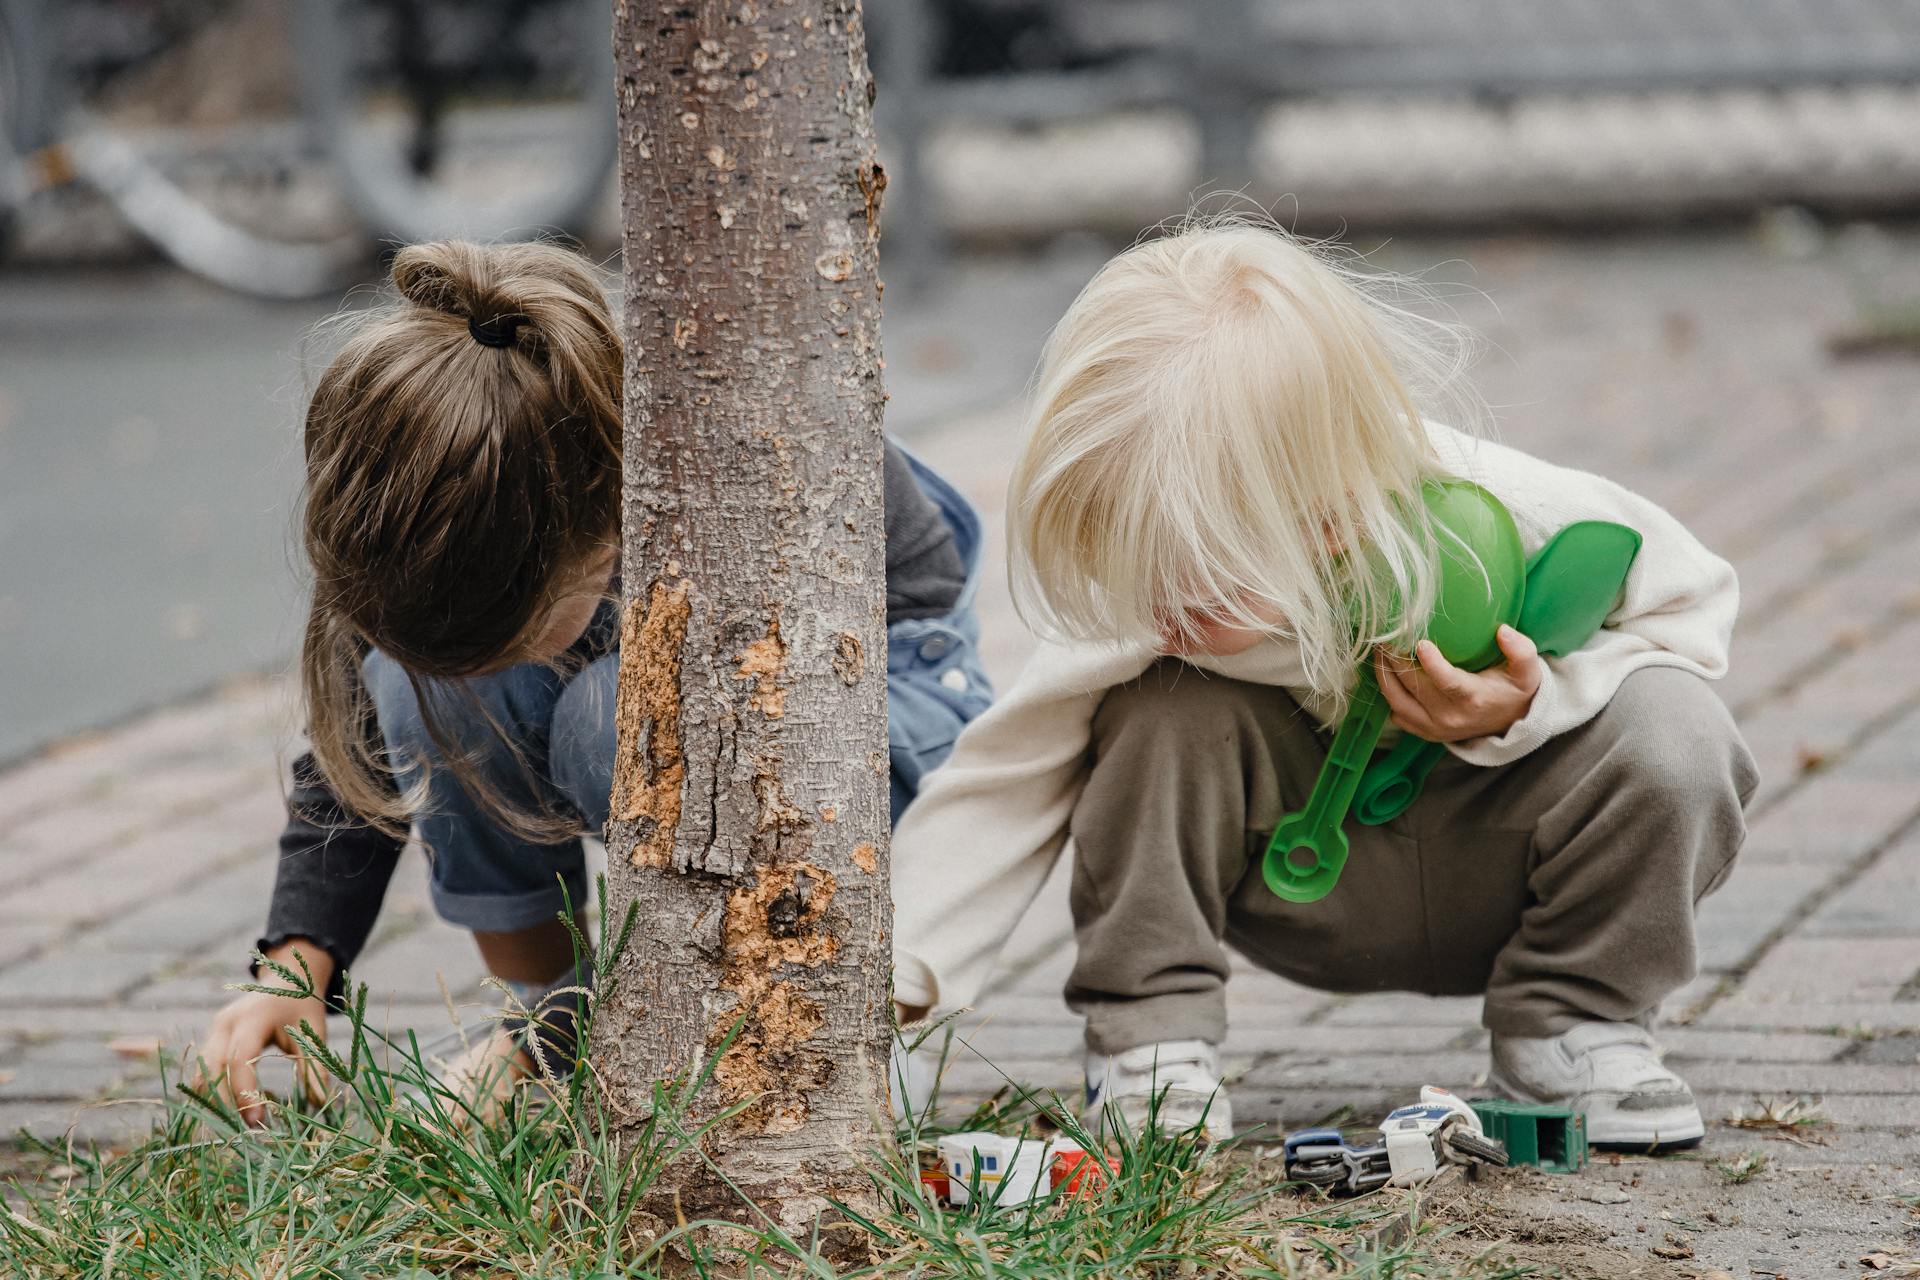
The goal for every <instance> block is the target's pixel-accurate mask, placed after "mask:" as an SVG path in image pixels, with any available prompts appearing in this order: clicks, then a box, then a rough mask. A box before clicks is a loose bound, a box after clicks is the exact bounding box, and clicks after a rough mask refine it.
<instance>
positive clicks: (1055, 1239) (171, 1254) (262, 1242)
mask: <svg viewBox="0 0 1920 1280" xmlns="http://www.w3.org/2000/svg"><path fill="white" fill-rule="evenodd" d="M602 901H603V903H604V901H605V899H604V895H603V897H602ZM602 910H603V913H604V911H605V908H604V906H603V908H602ZM601 925H602V927H601V937H602V938H607V937H608V936H609V931H608V929H607V928H606V921H605V919H604V918H603V919H602V922H601ZM631 927H632V922H631V917H629V919H628V920H627V921H625V922H623V927H622V928H621V929H619V930H616V931H614V934H615V936H614V937H613V940H612V941H611V942H609V943H607V944H605V945H604V947H603V948H602V950H601V953H600V957H599V963H598V965H597V971H598V972H599V973H601V974H603V975H612V974H614V973H616V972H617V968H616V966H615V964H614V963H613V960H614V958H615V956H616V955H617V951H618V948H619V947H620V946H623V945H624V942H625V939H626V938H627V937H628V936H629V935H630V931H631ZM579 945H582V946H584V945H586V940H585V939H584V938H582V939H580V940H579ZM270 972H271V974H272V977H273V978H274V979H276V980H278V982H279V983H281V984H283V986H282V987H278V988H273V989H276V990H279V989H284V988H291V989H292V990H294V991H297V992H307V991H310V990H311V989H312V981H311V977H310V976H309V975H307V974H305V973H301V972H296V971H294V970H289V969H286V968H284V967H281V966H273V967H270ZM570 998H577V999H579V1000H581V1001H582V1003H583V1006H584V1007H583V1009H582V1014H583V1017H584V1016H585V1015H590V1013H591V1002H592V999H593V997H592V996H591V995H588V994H585V993H581V994H579V995H577V996H575V997H570ZM349 1004H350V1007H349V1010H348V1015H347V1016H348V1022H349V1026H350V1035H349V1037H348V1038H347V1040H346V1041H345V1043H344V1045H342V1046H341V1047H339V1048H337V1049H326V1048H324V1047H323V1046H322V1045H321V1044H320V1043H319V1042H318V1041H317V1039H316V1038H315V1037H314V1036H313V1034H312V1029H311V1028H308V1029H306V1032H305V1034H304V1036H303V1039H304V1040H305V1041H306V1047H307V1049H308V1051H309V1052H310V1053H312V1054H313V1058H314V1061H315V1062H316V1064H318V1067H319V1069H320V1071H321V1073H322V1075H323V1076H324V1077H325V1079H324V1081H323V1083H324V1086H325V1087H324V1089H323V1090H322V1096H321V1098H320V1100H319V1101H317V1102H310V1101H308V1100H307V1099H306V1097H305V1091H304V1090H302V1089H300V1088H295V1089H293V1090H292V1091H291V1093H292V1094H293V1096H292V1097H291V1098H288V1099H275V1098H270V1099H269V1100H268V1104H269V1105H268V1111H269V1121H268V1123H267V1124H266V1125H265V1126H263V1127H261V1128H258V1129H250V1128H248V1127H247V1126H246V1125H245V1124H244V1123H242V1121H241V1119H240V1117H239V1116H238V1115H237V1114H235V1113H234V1111H233V1109H232V1108H231V1107H230V1106H228V1105H227V1104H226V1103H225V1102H223V1101H222V1100H221V1099H220V1098H219V1097H218V1096H217V1095H216V1094H214V1093H213V1092H211V1091H209V1090H206V1089H202V1088H196V1087H194V1086H193V1085H191V1084H189V1083H187V1080H186V1077H187V1074H188V1073H186V1072H185V1071H184V1070H182V1069H181V1064H169V1063H163V1064H162V1073H163V1078H164V1079H168V1080H170V1081H171V1086H172V1087H171V1092H170V1100H169V1103H168V1106H167V1109H166V1114H165V1116H164V1118H163V1119H162V1121H161V1122H160V1123H159V1124H158V1125H157V1126H156V1128H155V1129H154V1131H153V1133H152V1134H151V1135H150V1136H149V1137H148V1138H147V1139H146V1140H145V1141H144V1142H142V1143H140V1144H139V1145H138V1146H136V1147H134V1148H133V1149H132V1150H129V1151H125V1152H121V1153H117V1154H116V1153H110V1152H101V1151H96V1150H86V1149H80V1148H69V1147H67V1146H59V1147H55V1146H53V1145H52V1144H45V1143H37V1144H33V1145H35V1146H37V1147H38V1149H39V1150H40V1151H41V1152H42V1153H43V1155H44V1156H45V1157H46V1158H47V1160H48V1161H49V1162H54V1163H56V1164H57V1171H56V1169H51V1168H42V1169H41V1170H40V1172H39V1176H37V1177H31V1178H29V1177H24V1176H15V1177H14V1178H13V1179H12V1180H11V1182H10V1184H9V1185H7V1186H6V1187H5V1188H4V1190H5V1197H4V1199H3V1200H0V1205H4V1207H0V1274H3V1275H6V1276H9V1277H13V1276H20V1277H31V1278H35V1280H38V1278H39V1277H80V1276H100V1277H114V1276H118V1277H131V1276H166V1277H169V1278H170V1280H201V1278H206V1280H211V1278H212V1277H221V1278H222V1280H225V1278H227V1277H258V1278H260V1280H267V1278H268V1277H274V1278H278V1277H294V1276H298V1277H303V1278H304V1277H313V1278H317V1280H372V1278H373V1277H382V1278H385V1277H396V1276H405V1277H409V1278H412V1280H424V1278H425V1277H429V1276H432V1277H439V1276H458V1277H463V1278H466V1277H472V1278H475V1280H477V1278H479V1277H488V1278H490V1280H491V1278H492V1277H526V1278H528V1280H533V1278H536V1277H537V1278H538V1280H559V1278H561V1277H567V1278H569V1280H612V1278H614V1277H626V1278H630V1280H641V1278H651V1277H654V1276H657V1275H660V1274H662V1273H663V1272H665V1273H668V1274H676V1275H684V1274H687V1273H688V1272H689V1271H691V1273H692V1274H695V1275H701V1276H720V1275H724V1276H763V1275H764V1276H773V1275H782V1276H785V1275H795V1274H805V1275H809V1276H814V1277H820V1278H821V1280H829V1278H831V1277H839V1276H846V1277H867V1276H871V1277H877V1278H878V1277H895V1276H899V1277H908V1276H911V1277H926V1278H927V1280H938V1278H941V1277H969V1278H973V1277H977V1278H979V1280H986V1278H987V1277H1015V1276H1019V1277H1036V1278H1045V1280H1054V1278H1056V1277H1057V1278H1059V1280H1081V1278H1091V1277H1110V1276H1143V1277H1169V1278H1171V1277H1185V1276H1206V1275H1227V1274H1231V1275H1235V1276H1246V1277H1253V1278H1254V1280H1280V1278H1282V1277H1285V1278H1286V1280H1295V1278H1305V1277H1322V1276H1325V1277H1366V1278H1368V1280H1374V1278H1378V1280H1387V1278H1389V1277H1414V1276H1427V1275H1432V1276H1447V1277H1473V1278H1475V1280H1513V1278H1514V1277H1519V1276H1522V1275H1525V1274H1528V1273H1529V1271H1530V1268H1528V1267H1527V1266H1524V1265H1522V1264H1519V1263H1516V1262H1513V1261H1512V1260H1511V1259H1507V1258H1502V1257H1499V1256H1496V1255H1494V1254H1493V1253H1491V1252H1488V1253H1483V1254H1474V1253H1472V1252H1470V1251H1463V1250H1462V1249H1461V1248H1459V1247H1458V1245H1459V1243H1460V1238H1459V1237H1458V1236H1456V1235H1452V1234H1451V1233H1449V1232H1448V1231H1446V1230H1445V1229H1443V1228H1441V1227H1438V1226H1436V1225H1434V1224H1431V1223H1427V1222H1424V1221H1422V1220H1421V1216H1420V1209H1419V1206H1420V1201H1419V1200H1418V1199H1417V1198H1414V1197H1411V1196H1407V1195H1405V1194H1402V1193H1393V1194H1391V1195H1384V1194H1375V1195H1373V1196H1369V1197H1364V1198H1361V1199H1357V1200H1349V1201H1343V1202H1339V1203H1334V1202H1330V1201H1326V1200H1323V1199H1320V1198H1318V1197H1317V1196H1315V1195H1312V1194H1303V1193H1302V1192H1301V1191H1300V1190H1299V1189H1298V1188H1294V1187H1290V1186H1287V1185H1285V1184H1283V1183H1282V1182H1281V1181H1280V1180H1279V1179H1278V1177H1277V1174H1276V1171H1275V1170H1274V1169H1273V1167H1272V1166H1273V1161H1271V1160H1266V1159H1264V1158H1263V1157H1262V1156H1260V1155H1259V1154H1257V1153H1254V1152H1252V1151H1243V1150H1241V1149H1240V1148H1238V1147H1236V1146H1234V1145H1232V1144H1227V1145H1225V1146H1214V1147H1209V1146H1206V1145H1205V1144H1202V1143H1199V1142H1197V1141H1194V1140H1191V1139H1188V1138H1182V1137H1167V1136H1163V1135H1159V1134H1154V1133H1147V1134H1140V1135H1123V1136H1121V1137H1120V1138H1119V1139H1117V1140H1116V1141H1115V1142H1113V1143H1111V1144H1109V1147H1108V1149H1109V1150H1110V1151H1111V1152H1113V1153H1114V1154H1116V1155H1117V1158H1118V1161H1119V1171H1118V1173H1117V1174H1115V1175H1114V1176H1113V1177H1112V1178H1111V1179H1110V1180H1109V1181H1108V1182H1107V1184H1106V1185H1105V1186H1103V1187H1101V1188H1099V1189H1098V1190H1097V1191H1093V1192H1091V1193H1088V1194H1081V1195H1068V1194H1066V1193H1065V1192H1064V1191H1059V1192H1055V1193H1053V1194H1051V1195H1049V1196H1047V1197H1046V1198H1044V1199H1043V1200H1042V1201H1040V1202H1039V1203H1037V1204H1035V1205H1033V1206H1030V1207H1018V1208H1016V1207H1012V1206H1000V1205H996V1204H994V1203H991V1201H990V1198H989V1199H988V1200H987V1201H986V1202H978V1203H974V1204H971V1205H968V1206H965V1207H960V1208H956V1207H954V1206H951V1205H948V1204H946V1203H944V1202H941V1201H939V1200H937V1199H935V1198H934V1197H933V1196H932V1195H931V1194H930V1193H929V1191H928V1190H927V1188H926V1186H925V1185H924V1184H923V1183H922V1182H921V1179H920V1176H919V1174H920V1163H921V1158H922V1155H923V1154H925V1153H929V1152H931V1150H932V1148H933V1144H934V1142H935V1141H936V1140H937V1138H938V1136H939V1135H940V1134H941V1133H943V1132H949V1131H952V1130H954V1129H980V1128H993V1129H996V1130H998V1131H1000V1132H1005V1133H1031V1134H1040V1133H1043V1132H1053V1131H1058V1132H1064V1133H1066V1134H1067V1135H1068V1136H1070V1137H1073V1138H1075V1139H1076V1140H1079V1141H1081V1142H1082V1143H1083V1144H1084V1145H1087V1146H1089V1147H1090V1148H1092V1147H1097V1145H1098V1144H1096V1143H1094V1142H1093V1140H1092V1137H1091V1135H1089V1134H1087V1133H1085V1132H1084V1130H1083V1129H1082V1128H1081V1127H1080V1123H1079V1121H1078V1119H1077V1118H1076V1117H1075V1116H1074V1114H1073V1111H1072V1109H1071V1108H1070V1107H1068V1106H1066V1105H1064V1104H1063V1103H1062V1101H1061V1099H1059V1098H1057V1097H1053V1096H1051V1095H1048V1096H1041V1095H1039V1094H1036V1093H1034V1092H1033V1091H1031V1090H1025V1089H1021V1088H1019V1087H1017V1086H1015V1085H1013V1083H1012V1082H1011V1081H1009V1082H1008V1087H1007V1088H1006V1089H1004V1090H1002V1091H1001V1093H1000V1094H999V1095H998V1096H996V1097H995V1098H993V1099H990V1100H989V1101H988V1102H987V1103H985V1104H982V1105H981V1106H979V1107H976V1108H974V1109H971V1110H969V1111H967V1112H966V1113H965V1114H958V1115H952V1116H948V1117H945V1118H944V1119H943V1118H941V1117H940V1116H939V1114H938V1111H937V1106H936V1105H935V1104H936V1103H937V1099H936V1100H935V1102H930V1103H929V1105H928V1107H927V1108H926V1109H925V1110H924V1111H923V1112H922V1113H921V1114H918V1115H915V1116H910V1117H908V1119H907V1120H906V1122H905V1123H904V1124H903V1125H902V1126H901V1127H900V1130H899V1132H898V1133H897V1134H896V1135H887V1136H886V1137H887V1138H889V1139H890V1140H886V1141H876V1144H875V1145H876V1149H875V1151H874V1153H873V1155H872V1158H871V1159H870V1160H869V1161H868V1163H867V1176H868V1177H870V1178H871V1179H872V1183H873V1186H874V1187H875V1188H876V1190H877V1191H878V1192H879V1195H878V1197H877V1198H878V1200H879V1202H880V1204H881V1205H882V1206H883V1207H882V1211H881V1212H880V1213H879V1214H878V1215H877V1216H874V1217H871V1218H854V1222H855V1225H856V1226H857V1227H858V1228H859V1229H863V1230H865V1231H866V1232H867V1233H868V1234H869V1235H870V1237H871V1239H872V1241H873V1244H874V1250H873V1261H872V1262H871V1264H869V1265H867V1266H864V1267H861V1268H858V1269H854V1270H845V1269H836V1268H835V1267H834V1266H833V1265H832V1264H830V1263H829V1262H828V1261H827V1260H826V1259H825V1258H823V1257H822V1256H821V1254H820V1252H819V1250H818V1249H817V1248H816V1244H817V1238H818V1232H815V1233H814V1234H813V1235H812V1236H807V1237H799V1236H794V1235H788V1234H785V1233H783V1232H781V1231H780V1230H778V1229H777V1228H774V1227H772V1226H770V1225H769V1226H764V1227H760V1228H752V1229H750V1228H745V1227H740V1226H736V1225H728V1224H721V1223H712V1222H688V1223H682V1224H661V1223H658V1222H654V1221H651V1220H648V1221H642V1220H641V1215H639V1214H637V1213H636V1212H635V1211H634V1206H635V1204H636V1203H637V1202H638V1200H639V1199H640V1197H641V1196H642V1195H643V1194H644V1193H645V1192H646V1191H647V1189H648V1188H649V1187H650V1186H651V1185H652V1184H653V1182H654V1180H655V1179H657V1178H659V1177H660V1176H661V1174H662V1172H663V1171H665V1170H667V1169H669V1168H670V1167H672V1166H673V1164H674V1162H676V1161H680V1160H687V1159H703V1158H704V1156H703V1155H702V1153H701V1152H700V1151H699V1150H698V1149H697V1148H698V1145H699V1143H700V1140H701V1139H702V1137H703V1136H704V1135H705V1132H706V1130H705V1129H704V1128H696V1127H693V1126H691V1125H690V1124H688V1123H686V1122H685V1116H686V1114H687V1103H688V1101H689V1100H690V1099H691V1098H692V1096H693V1094H694V1093H695V1092H696V1091H697V1090H698V1089H699V1088H700V1087H701V1086H702V1084H703V1083H704V1077H695V1078H693V1079H689V1080H687V1081H685V1082H683V1083H680V1084H676V1085H673V1086H661V1087H659V1088H658V1089H656V1092H655V1096H654V1110H653V1115H652V1117H651V1119H650V1122H649V1124H648V1126H647V1128H646V1130H645V1132H644V1137H643V1139H642V1140H641V1141H639V1142H638V1143H636V1144H635V1145H634V1146H633V1147H632V1148H631V1149H630V1150H627V1151H625V1152H624V1154H616V1152H615V1150H614V1147H613V1143H612V1141H611V1136H610V1135H611V1133H612V1131H613V1124H612V1123H611V1121H612V1117H611V1114H610V1111H609V1107H608V1104H607V1102H606V1100H605V1098H604V1094H603V1090H602V1089H601V1087H600V1082H599V1081H598V1080H597V1078H596V1077H595V1075H594V1072H593V1071H592V1069H591V1067H590V1065H589V1066H588V1067H587V1068H586V1069H583V1070H580V1071H577V1072H572V1073H570V1074H568V1075H565V1076H561V1075H549V1076H547V1077H546V1078H545V1079H543V1080H538V1081H534V1082H530V1085H529V1087H526V1088H523V1089H521V1090H520V1091H518V1092H516V1093H515V1094H514V1095H513V1096H512V1097H510V1098H509V1099H508V1100H507V1101H506V1103H505V1105H504V1106H502V1107H500V1108H499V1110H498V1112H497V1114H496V1113H494V1112H492V1111H491V1110H489V1111H487V1112H486V1113H484V1114H483V1113H481V1112H479V1111H476V1110H475V1107H474V1105H473V1104H472V1103H470V1102H468V1101H467V1100H466V1098H465V1097H464V1096H463V1095H462V1093H461V1092H460V1091H459V1090H457V1089H456V1088H453V1087H450V1086H449V1085H448V1084H447V1083H446V1082H445V1081H444V1080H443V1079H442V1078H441V1076H440V1074H439V1073H438V1071H437V1069H436V1067H435V1066H434V1060H433V1057H432V1055H431V1054H429V1053H427V1052H425V1051H423V1049H422V1047H421V1045H420V1043H419V1041H418V1040H417V1039H416V1038H415V1037H414V1036H412V1035H411V1034H408V1035H405V1036H403V1037H397V1038H395V1037H388V1036H386V1035H384V1034H382V1033H380V1032H378V1031H376V1030H374V1029H373V1028H371V1027H370V1026H369V1025H368V1022H367V1017H366V1007H367V1001H366V989H365V987H364V986H362V987H359V988H357V989H356V990H355V992H354V994H353V999H352V1000H351V1001H350V1002H349ZM935 1032H939V1033H941V1034H943V1035H944V1036H945V1039H944V1040H943V1041H942V1042H941V1044H940V1045H939V1046H930V1045H929V1043H928V1040H929V1037H930V1036H931V1035H932V1034H935ZM952 1043H953V1042H952V1036H951V1030H950V1028H947V1029H935V1031H934V1032H928V1033H923V1034H922V1035H921V1036H920V1037H919V1038H918V1040H917V1044H918V1045H919V1047H920V1048H921V1049H922V1050H928V1049H929V1048H932V1049H933V1050H934V1051H936V1052H938V1053H939V1054H941V1055H942V1056H944V1054H946V1053H948V1052H951V1049H952ZM710 1123H718V1121H714V1122H710ZM29 1141H31V1140H29ZM56 1172H57V1176H56ZM841 1208H842V1211H843V1212H844V1213H847V1214H848V1216H849V1217H852V1216H853V1215H852V1214H851V1212H850V1211H848V1210H846V1209H845V1206H841ZM760 1220H761V1221H763V1222H765V1221H768V1220H767V1219H766V1218H764V1217H762V1218H761V1219H760ZM843 1229H844V1228H843ZM1443 1244H1451V1245H1452V1246H1454V1247H1451V1248H1447V1249H1445V1250H1442V1251H1440V1252H1436V1251H1435V1250H1436V1246H1439V1245H1443ZM669 1246H671V1247H672V1250H673V1252H674V1253H675V1254H678V1255H681V1256H680V1257H670V1256H669V1254H668V1249H669ZM1442 1252H1443V1253H1444V1255H1445V1260H1444V1261H1441V1260H1440V1258H1441V1253H1442ZM669 1262H671V1263H672V1264H673V1265H671V1266H669V1265H667V1264H668V1263H669Z"/></svg>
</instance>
